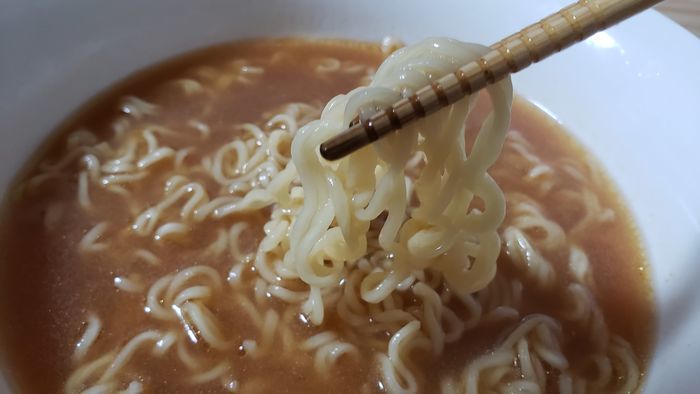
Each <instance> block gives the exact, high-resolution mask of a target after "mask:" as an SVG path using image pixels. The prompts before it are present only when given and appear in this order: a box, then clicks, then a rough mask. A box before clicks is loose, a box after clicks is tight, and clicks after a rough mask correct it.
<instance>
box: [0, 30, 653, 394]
mask: <svg viewBox="0 0 700 394" xmlns="http://www.w3.org/2000/svg"><path fill="white" fill-rule="evenodd" d="M238 45H239V46H235V45H234V46H232V47H230V48H229V47H222V48H221V49H218V50H216V51H213V52H203V54H199V55H191V58H190V60H189V61H186V62H184V61H183V62H180V63H177V64H176V63H173V64H176V65H173V66H170V68H166V66H162V67H163V69H162V70H164V71H161V74H159V75H162V77H160V78H159V79H156V82H152V83H151V84H150V85H148V84H146V85H144V86H141V85H139V84H132V85H127V86H130V87H135V89H134V91H129V90H127V91H119V93H118V94H117V95H116V96H118V97H119V101H118V112H114V109H113V107H110V109H108V110H106V111H107V112H102V113H100V111H105V110H104V109H102V110H100V109H94V111H95V114H96V115H90V116H92V117H91V118H89V117H86V119H88V120H86V121H84V122H83V121H82V120H79V121H77V122H73V123H71V125H72V126H71V127H74V126H75V127H74V128H72V129H71V130H70V131H69V132H68V133H66V134H65V135H60V136H59V137H58V138H57V140H56V141H55V142H54V143H52V145H50V147H49V149H48V150H47V151H46V153H45V154H43V155H42V156H41V158H40V160H39V162H38V164H37V165H36V166H35V167H32V168H31V169H30V171H29V172H28V175H27V176H26V177H24V178H22V179H21V180H20V182H19V183H18V187H17V189H16V190H15V192H14V194H13V196H14V198H11V201H10V202H9V205H8V207H12V208H9V209H8V212H9V213H8V214H7V218H8V219H7V220H5V223H6V224H4V226H6V228H7V229H10V231H5V232H6V233H7V235H3V239H4V242H6V244H7V245H8V247H7V250H9V252H7V256H10V257H12V258H14V256H16V254H15V255H13V254H12V253H20V252H21V253H28V254H29V260H27V261H28V264H27V266H26V267H16V268H7V269H8V270H10V272H12V270H13V269H14V270H18V271H17V272H19V273H18V274H16V275H15V276H17V277H18V278H19V279H18V280H17V284H16V285H12V284H9V285H8V286H6V287H7V289H9V290H6V291H8V292H9V294H11V295H10V296H9V297H10V298H9V299H10V300H18V299H19V297H24V298H22V301H21V302H19V301H18V302H17V305H20V307H15V306H4V308H5V309H6V310H7V311H8V312H7V313H10V312H12V313H17V314H18V316H19V317H20V318H26V319H27V321H32V320H31V319H37V317H36V316H35V315H34V314H35V313H38V316H39V317H38V319H44V320H42V321H44V323H41V324H37V325H36V326H37V327H35V328H32V327H25V329H22V330H15V331H13V330H9V331H8V333H7V334H5V335H6V337H7V338H10V339H12V340H13V343H16V344H18V345H21V346H24V348H23V350H22V351H24V352H29V353H31V352H32V349H34V348H33V347H32V346H36V347H37V348H39V347H41V348H42V349H44V348H47V347H48V348H50V349H56V351H55V354H47V355H46V358H47V359H50V361H46V362H48V363H49V364H47V365H51V366H52V367H50V368H48V369H49V371H50V372H48V373H49V376H50V377H49V378H47V379H46V381H44V382H27V381H26V379H25V380H22V379H21V378H19V379H18V381H19V382H20V383H19V384H20V386H22V385H24V386H22V387H24V388H25V389H28V390H32V389H33V390H38V389H39V388H41V390H48V391H56V390H59V391H60V390H63V391H64V392H66V393H107V392H124V393H140V392H149V391H159V390H164V391H168V392H176V391H185V392H240V393H255V392H277V391H291V392H328V391H339V392H353V393H356V392H366V393H369V392H389V393H412V392H438V391H439V392H443V393H482V392H483V393H493V392H526V393H539V392H545V391H547V392H561V393H588V392H595V393H599V392H619V393H628V392H635V391H637V390H638V389H639V388H640V387H641V384H642V378H643V373H644V368H645V365H646V360H647V358H648V356H649V355H648V352H649V347H650V342H651V341H650V338H651V332H652V330H653V323H652V317H653V315H652V306H651V303H650V301H649V297H648V294H647V293H648V284H647V282H646V278H645V277H644V276H642V275H643V273H640V272H639V271H640V270H643V268H644V262H643V260H642V259H641V255H640V254H639V253H638V251H637V249H635V248H636V245H634V235H633V234H632V235H630V234H631V233H632V231H631V230H630V225H629V223H627V222H626V221H625V220H624V219H625V217H624V211H622V210H621V208H620V206H619V205H615V203H613V202H611V201H613V200H612V199H611V198H610V197H609V195H608V194H606V193H605V192H603V191H601V190H605V188H606V187H607V184H606V183H605V182H606V181H605V178H604V176H603V175H602V173H601V172H600V170H599V168H598V167H597V165H596V164H595V163H594V162H593V161H591V160H590V159H589V158H587V157H585V156H584V155H578V156H575V155H574V156H572V155H571V154H570V153H571V152H572V150H571V149H570V148H564V147H562V146H560V145H561V144H557V141H561V139H559V140H556V139H555V137H551V135H547V134H543V133H545V131H542V130H537V129H546V127H544V126H543V125H542V124H541V123H539V124H537V123H536V122H534V123H532V124H530V123H529V121H530V120H533V119H537V118H535V117H532V116H531V117H530V118H527V116H525V115H523V114H525V113H526V112H525V110H524V108H526V107H524V105H525V104H524V103H522V102H520V101H519V100H520V99H517V100H516V101H515V106H514V107H513V108H511V107H512V106H513V89H512V86H511V82H510V80H504V81H502V82H499V83H497V84H495V85H493V86H491V87H489V88H488V89H487V91H486V93H485V94H483V95H480V96H473V97H470V98H469V99H467V100H463V101H461V102H458V103H455V104H454V105H452V106H450V107H448V108H445V109H443V110H441V111H439V112H437V113H435V114H433V115H430V116H428V117H426V118H423V119H421V120H418V121H416V122H415V123H413V124H412V125H410V126H408V127H406V128H404V129H403V130H401V131H400V132H399V133H395V134H394V135H391V136H388V137H387V138H385V139H383V140H380V141H378V142H376V143H375V144H374V145H373V146H370V147H367V148H364V149H362V150H360V151H358V152H356V153H354V154H352V155H350V156H349V157H346V158H344V159H341V160H339V161H336V162H328V161H326V160H324V159H323V158H322V157H321V156H320V154H319V152H318V148H319V145H320V144H321V143H322V142H324V141H326V140H327V139H328V138H330V137H331V136H333V135H335V134H337V133H339V132H341V131H342V130H344V128H345V127H346V126H347V125H348V124H349V123H350V122H351V120H352V119H353V118H354V117H355V116H356V115H358V114H359V116H360V117H365V116H369V115H370V114H371V113H373V111H375V110H376V109H378V108H383V107H386V106H388V105H390V104H392V103H393V102H395V101H397V100H398V99H400V98H402V97H406V96H407V95H410V94H411V93H412V92H414V91H416V90H417V89H419V88H421V87H423V86H425V85H427V84H429V83H430V82H431V81H434V80H436V79H438V78H440V77H441V76H443V75H445V74H447V73H449V72H451V71H453V70H454V69H456V68H457V67H458V66H460V65H462V64H465V63H467V62H469V61H470V60H473V59H476V58H478V57H479V56H480V55H481V54H483V53H484V52H486V51H487V48H486V47H483V46H481V45H477V44H468V43H463V42H460V41H456V40H453V39H447V38H431V39H427V40H424V41H421V42H418V43H416V44H413V45H410V46H406V47H401V45H398V44H397V42H396V41H395V40H385V42H384V43H383V45H382V47H381V49H382V50H383V52H382V51H380V49H379V48H378V47H376V46H371V45H367V44H359V43H339V42H330V43H329V42H322V41H319V42H313V41H303V40H295V41H289V40H277V41H275V40H273V41H259V42H258V41H252V42H249V43H242V44H238ZM207 53H209V55H207ZM222 53H223V54H226V56H223V57H222V56H221V54H222ZM212 54H215V55H216V56H213V55H212ZM385 56H386V58H385V59H384V61H383V62H382V63H381V65H379V67H378V68H376V66H377V63H378V62H379V59H381V58H383V57H385ZM144 75H146V74H144ZM145 78H146V77H144V78H143V79H141V80H140V81H144V80H145ZM139 83H141V82H139ZM358 85H361V87H359V88H354V89H351V87H353V86H358ZM122 90H124V89H122ZM343 91H345V92H347V93H342V94H338V93H340V92H343ZM139 92H140V93H139ZM154 92H155V93H154ZM114 96H115V94H112V96H110V97H114ZM331 97H332V98H331ZM328 98H330V100H329V101H328V102H327V104H325V106H322V103H323V102H325V101H326V100H327V99H328ZM486 98H488V100H485V99H486ZM110 100H111V101H110ZM110 100H107V101H106V102H108V103H110V105H112V103H114V100H113V99H111V98H110ZM511 109H512V110H513V122H511ZM110 111H111V112H110ZM105 114H106V115H105ZM521 116H522V119H524V121H523V120H519V119H520V117H521ZM78 119H80V118H78ZM89 119H92V120H89ZM518 122H524V123H518ZM83 124H84V125H83ZM518 124H525V125H526V126H527V127H523V128H519V127H516V126H517V125H518ZM465 125H466V129H467V132H466V133H465ZM533 129H534V130H535V131H532V130H533ZM527 130H530V131H528V132H527V133H525V132H524V131H527ZM537 133H540V134H537ZM546 138H550V139H551V140H549V141H547V142H542V141H545V139H546ZM557 138H561V137H557ZM543 146H549V147H550V150H549V151H547V150H546V149H544V148H543ZM567 149H568V150H567ZM30 211H31V212H34V213H32V214H27V215H26V216H22V215H20V214H16V212H30ZM594 233H598V235H595V234H594ZM611 234H613V235H614V236H610V235H611ZM620 234H621V235H620ZM29 245H33V247H28V246H29ZM611 245H612V246H611ZM24 249H27V250H24ZM601 250H602V251H603V252H601ZM606 253H607V254H606ZM31 259H34V260H36V261H38V262H37V263H33V261H32V264H31V265H30V264H29V261H30V260H31ZM8 262H9V261H8ZM41 262H43V264H44V265H45V266H47V267H49V265H50V267H49V268H47V269H46V270H45V272H46V273H45V274H43V275H47V276H48V278H47V279H46V280H44V279H42V280H41V281H40V282H37V283H44V284H45V285H46V286H47V288H50V290H47V291H48V294H54V295H53V296H51V299H50V300H49V301H47V300H46V299H44V298H41V297H38V296H34V295H27V294H28V293H27V291H28V290H27V289H26V288H27V286H25V284H26V283H27V282H23V280H24V279H21V278H29V277H32V278H33V277H36V276H37V274H36V273H35V271H36V270H42V268H41V267H42V265H40V263H41ZM3 263H5V262H3ZM608 265H609V266H608ZM11 267H12V266H11ZM33 267H34V268H33ZM599 270H601V272H603V274H602V275H601V274H599V273H598V271H599ZM633 274H634V275H637V276H636V277H633V276H631V275H633ZM13 275H14V274H13ZM6 277H7V275H6ZM41 278H43V277H41ZM601 278H602V279H601ZM620 278H626V280H628V281H629V282H630V284H629V285H628V286H626V288H625V289H618V288H617V287H615V283H614V282H615V281H616V280H619V279H620ZM19 288H22V289H23V290H17V289H19ZM611 289H614V290H611ZM13 297H14V298H13ZM8 302H11V301H8ZM8 305H12V304H8ZM13 308H15V309H13ZM623 309H624V310H627V315H626V316H625V317H624V318H621V317H620V316H616V314H615V312H617V311H620V310H623ZM46 310H51V311H58V312H56V313H61V314H64V315H72V316H71V317H70V318H69V319H67V320H66V321H63V320H61V322H60V323H55V322H53V320H51V319H48V318H47V316H46V315H47V313H46V312H45V311H46ZM47 320H51V321H50V322H48V323H47V322H45V321H47ZM47 327H51V328H52V330H54V331H53V332H55V333H56V335H54V336H53V337H51V338H47V339H37V340H36V344H34V345H33V344H32V341H31V340H30V339H31V337H32V334H33V333H35V332H36V331H32V330H45V329H47ZM10 339H7V341H9V340H10ZM47 344H48V345H47ZM17 349H18V350H16V351H15V353H14V356H12V354H11V358H12V357H14V359H15V360H18V361H17V363H18V364H22V362H23V361H22V360H21V359H22V357H21V356H19V354H20V353H21V352H22V351H20V350H19V349H20V348H17ZM11 353H12V350H11ZM39 362H41V361H39ZM18 375H20V376H21V375H23V372H22V371H19V373H18ZM25 376H26V375H25ZM32 385H34V386H32ZM41 385H44V386H41ZM25 386H26V387H25Z"/></svg>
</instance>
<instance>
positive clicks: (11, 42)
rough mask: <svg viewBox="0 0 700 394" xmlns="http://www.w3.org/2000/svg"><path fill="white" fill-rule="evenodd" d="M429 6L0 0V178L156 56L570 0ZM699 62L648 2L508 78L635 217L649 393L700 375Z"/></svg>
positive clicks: (505, 14)
mask: <svg viewBox="0 0 700 394" xmlns="http://www.w3.org/2000/svg"><path fill="white" fill-rule="evenodd" d="M427 4H428V3H427V2H421V1H376V0H354V1H352V2H337V3H335V2H325V1H321V0H318V1H312V0H304V1H297V2H288V1H283V0H273V1H258V2H253V1H223V0H222V1H215V0H204V1H196V2H194V1H187V0H170V1H166V0H145V1H110V0H73V1H58V0H35V1H25V0H0V10H1V11H0V135H1V139H0V190H4V189H5V187H6V185H7V183H8V182H9V180H10V178H11V177H12V176H13V174H14V172H15V171H16V170H17V169H18V168H19V165H20V164H21V163H22V161H23V160H24V159H25V158H26V157H27V156H28V154H29V153H30V152H31V151H32V150H33V149H34V148H35V147H36V146H37V145H38V143H39V142H40V141H41V140H42V138H44V137H45V136H46V135H47V134H48V133H49V132H50V131H51V129H52V128H53V127H54V126H55V125H56V124H57V123H58V122H59V121H60V120H62V119H63V118H65V116H66V115H67V114H69V113H70V112H71V111H72V110H74V109H75V108H76V107H77V106H78V105H80V104H81V103H83V102H84V101H85V100H87V99H88V98H89V97H90V96H92V95H94V94H95V93H97V92H98V91H100V90H102V89H104V88H106V87H107V86H109V85H110V84H111V83H113V82H115V81H117V80H119V79H120V78H122V77H124V76H126V75H128V74H129V73H131V72H133V71H135V70H137V69H139V68H141V67H144V66H147V65H149V64H151V63H153V62H154V61H158V60H162V59H164V58H166V57H169V56H172V55H175V54H178V53H182V52H184V51H187V50H190V49H193V48H197V47H201V46H204V45H209V44H213V43H218V42H223V41H229V40H233V39H237V38H242V37H252V36H288V35H304V36H325V37H328V36H332V37H349V38H358V39H369V40H379V39H381V38H382V37H383V36H386V35H393V36H397V37H401V38H403V39H404V40H405V41H408V42H411V41H415V40H417V39H420V38H423V37H426V36H437V35H447V36H452V37H456V38H459V39H462V40H467V41H475V42H480V43H483V44H487V45H488V44H491V43H492V42H494V41H496V40H498V39H500V38H502V37H504V36H506V35H508V34H510V33H512V32H514V31H515V30H518V29H519V28H520V27H523V26H525V25H526V24H529V23H531V22H533V21H535V20H537V19H539V18H541V17H544V16H546V15H547V14H549V13H551V12H553V11H555V10H557V9H558V8H560V7H561V6H563V5H565V1H555V0H549V1H546V0H537V1H535V0H531V1H520V0H512V1H507V0H497V1H489V2H477V1H465V0H459V1H457V0H454V1H452V0H443V1H433V2H431V4H433V5H431V6H428V5H427ZM699 67H700V41H699V40H698V39H696V38H695V37H693V36H692V35H691V34H689V33H687V32H685V31H683V30H682V29H680V28H679V27H677V26H675V25H674V24H672V23H671V22H669V21H668V20H667V19H665V18H664V17H662V16H660V15H659V14H657V13H655V12H647V13H644V14H642V15H640V16H637V17H635V18H634V19H633V20H631V21H627V22H625V23H623V24H622V25H620V26H617V27H614V28H612V29H610V30H608V31H607V32H606V33H604V34H599V35H597V36H595V37H594V38H593V39H589V40H587V41H586V42H585V43H582V44H579V45H577V46H576V47H574V48H570V49H568V50H567V51H565V52H564V53H562V54H559V55H557V56H555V57H553V58H551V59H548V60H545V61H544V62H542V63H541V64H537V65H535V66H532V67H531V68H530V69H528V70H525V71H524V72H522V73H521V74H518V75H517V76H515V77H514V86H515V89H516V91H518V92H519V93H520V94H522V95H524V96H525V97H527V98H529V99H531V100H533V101H535V102H536V103H538V104H540V105H541V106H542V107H544V108H546V109H547V110H548V111H550V112H551V113H553V114H554V115H555V116H556V117H557V119H558V120H559V121H560V122H562V123H563V124H564V125H565V126H566V127H567V128H569V129H570V130H571V131H572V132H573V133H574V134H575V135H576V136H577V137H578V138H579V139H580V140H581V141H582V142H583V143H584V145H586V146H587V147H588V148H589V149H590V150H591V151H592V152H593V153H594V154H595V155H596V156H597V157H598V158H600V159H601V161H602V162H603V163H604V165H605V166H606V168H607V169H608V172H609V173H610V175H611V177H612V178H613V179H614V180H615V182H616V183H617V184H618V186H619V187H620V188H621V190H622V193H623V195H624V197H625V198H626V199H627V201H628V202H629V205H630V208H631V210H632V212H633V215H634V216H635V218H636V220H637V222H638V224H639V227H640V230H641V233H642V237H643V239H644V241H645V243H646V249H647V251H648V254H649V258H650V260H651V262H652V265H653V267H652V268H653V284H654V287H655V291H656V295H657V299H658V303H659V308H660V319H661V327H660V331H659V341H658V343H657V352H656V355H655V358H654V361H653V364H652V368H651V370H650V374H649V377H648V380H647V387H646V391H648V392H651V393H661V392H663V393H672V392H696V390H695V385H696V384H698V383H700V374H698V373H697V372H696V371H695V369H696V365H697V362H696V361H697V359H698V356H697V355H698V354H700V302H696V301H700V285H698V284H697V283H698V280H699V279H700V181H699V180H698V178H699V177H700V174H699V173H700V106H699V105H700V72H699V71H698V68H699ZM620 285H621V286H624V283H621V284H620ZM0 324H1V323H0ZM0 390H2V388H1V387H0ZM2 392H5V391H4V390H2Z"/></svg>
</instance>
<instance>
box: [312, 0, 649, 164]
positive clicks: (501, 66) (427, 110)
mask: <svg viewBox="0 0 700 394" xmlns="http://www.w3.org/2000/svg"><path fill="white" fill-rule="evenodd" d="M660 2H661V0H580V1H578V2H576V3H574V4H571V5H569V6H567V7H565V8H562V9H561V10H559V11H558V12H556V13H554V14H552V15H550V16H548V17H546V18H544V19H542V20H541V21H539V22H537V23H534V24H532V25H530V26H528V27H526V28H524V29H523V30H521V31H519V32H518V33H515V34H513V35H511V36H509V37H506V38H505V39H503V40H501V41H499V42H497V43H496V44H493V45H492V46H491V48H492V50H491V51H490V52H488V53H487V54H486V55H484V56H482V57H481V58H479V59H478V60H476V61H473V62H471V63H468V64H466V65H464V66H462V67H460V68H459V69H457V70H456V71H455V72H453V73H451V74H448V75H446V76H444V77H442V78H440V79H438V80H437V81H435V82H433V83H432V84H430V85H428V86H425V87H423V88H422V89H420V90H418V91H417V92H416V93H415V94H413V95H411V96H409V97H407V98H404V99H402V100H400V101H398V102H396V103H395V104H394V105H392V106H391V107H389V108H386V109H385V110H383V111H379V112H377V113H375V114H374V115H372V116H370V117H368V118H365V119H362V120H361V121H360V122H357V123H356V124H352V125H350V127H349V128H348V129H347V130H345V131H343V132H342V133H340V134H338V135H337V136H335V137H333V138H331V139H330V140H328V141H326V142H324V143H323V144H321V148H320V150H321V155H322V156H323V157H324V158H325V159H327V160H337V159H340V158H342V157H344V156H346V155H348V154H350V153H352V152H354V151H356V150H358V149H360V148H362V147H364V146H366V145H368V144H371V143H372V142H374V141H376V140H378V139H379V138H382V137H383V136H385V135H387V134H388V133H390V132H392V131H394V130H398V129H400V128H401V127H403V126H405V125H406V124H407V123H408V122H411V121H412V120H414V119H417V118H421V117H424V116H427V115H429V114H431V113H433V112H436V111H437V110H439V109H440V108H443V107H445V106H448V105H450V104H452V103H454V102H456V101H457V100H460V99H462V98H464V97H465V96H468V95H470V94H472V93H474V92H477V91H478V90H480V89H482V88H484V87H485V86H487V85H489V84H493V83H494V82H496V81H499V80H500V79H502V78H504V77H506V76H507V75H509V74H511V73H515V72H517V71H520V70H522V69H524V68H525V67H527V66H529V65H530V64H532V63H536V62H538V61H540V60H542V59H544V58H546V57H547V56H549V55H551V54H553V53H556V52H559V51H561V50H562V49H564V48H567V47H569V46H571V45H572V44H574V43H577V42H579V41H582V40H584V39H586V38H588V37H590V36H592V35H593V34H595V33H596V32H599V31H601V30H604V29H606V28H608V27H610V26H612V25H614V24H616V23H618V22H620V21H623V20H625V19H627V18H629V17H630V16H632V15H635V14H637V13H639V12H641V11H643V10H645V9H647V8H649V7H651V6H653V5H654V4H656V3H660Z"/></svg>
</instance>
